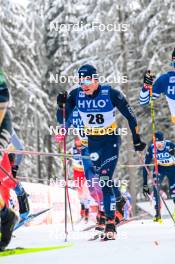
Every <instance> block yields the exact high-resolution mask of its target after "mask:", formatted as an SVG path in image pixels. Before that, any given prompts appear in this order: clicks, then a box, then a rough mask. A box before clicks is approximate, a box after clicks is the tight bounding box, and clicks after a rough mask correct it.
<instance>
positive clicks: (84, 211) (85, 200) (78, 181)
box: [73, 137, 90, 222]
mask: <svg viewBox="0 0 175 264" xmlns="http://www.w3.org/2000/svg"><path fill="white" fill-rule="evenodd" d="M81 148H82V143H81V140H80V138H79V137H76V138H75V140H74V147H73V175H74V182H75V186H76V187H77V191H78V195H79V200H80V204H81V213H80V214H81V217H82V219H84V220H85V222H88V220H89V204H90V193H89V190H88V184H87V181H86V178H85V173H84V166H83V161H82V158H81Z"/></svg>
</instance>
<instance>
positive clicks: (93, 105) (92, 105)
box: [78, 99, 107, 109]
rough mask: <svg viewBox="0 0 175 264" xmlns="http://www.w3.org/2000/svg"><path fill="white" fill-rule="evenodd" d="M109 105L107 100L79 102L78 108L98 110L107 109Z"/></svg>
mask: <svg viewBox="0 0 175 264" xmlns="http://www.w3.org/2000/svg"><path fill="white" fill-rule="evenodd" d="M106 105H107V103H106V101H105V100H102V99H101V100H98V101H95V100H78V108H85V109H86V108H87V109H97V108H104V107H106Z"/></svg>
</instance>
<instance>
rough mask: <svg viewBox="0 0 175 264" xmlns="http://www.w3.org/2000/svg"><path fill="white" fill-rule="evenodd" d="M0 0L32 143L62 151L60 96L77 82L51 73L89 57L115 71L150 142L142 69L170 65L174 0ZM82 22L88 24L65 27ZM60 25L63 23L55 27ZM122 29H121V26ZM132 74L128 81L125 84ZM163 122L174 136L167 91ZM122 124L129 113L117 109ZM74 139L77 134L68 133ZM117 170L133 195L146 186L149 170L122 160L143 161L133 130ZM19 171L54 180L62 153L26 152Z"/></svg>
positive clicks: (10, 67)
mask: <svg viewBox="0 0 175 264" xmlns="http://www.w3.org/2000/svg"><path fill="white" fill-rule="evenodd" d="M23 1H24V0H21V4H17V3H15V2H14V1H12V0H0V65H1V66H2V67H3V69H4V71H5V75H6V78H7V80H8V85H9V89H10V92H11V100H12V102H11V110H12V116H13V126H14V127H15V129H16V131H17V134H18V135H19V137H20V138H21V139H22V141H23V142H24V145H25V149H26V150H39V151H49V152H55V151H57V149H56V145H55V143H54V140H53V138H52V137H51V136H50V135H49V126H50V125H53V126H55V125H56V119H55V112H56V107H57V105H56V96H57V94H58V93H59V91H61V90H68V89H70V88H71V87H72V85H73V83H72V82H71V81H66V82H65V83H61V81H59V82H56V81H54V80H53V78H52V81H51V79H50V76H57V77H58V79H59V80H61V78H60V77H61V76H74V75H75V74H76V73H77V69H78V68H79V67H80V66H81V65H82V64H84V63H90V64H93V65H94V66H95V67H97V69H98V72H99V74H100V75H102V76H105V77H109V76H110V77H113V78H114V79H116V80H117V81H114V83H112V86H113V87H116V88H117V87H118V88H120V89H121V90H122V91H123V92H124V93H125V95H126V96H127V99H128V101H129V103H130V104H131V106H132V107H133V109H134V111H135V114H136V116H137V118H138V121H139V126H140V133H141V134H142V138H143V140H144V141H145V142H147V143H149V142H150V141H151V138H152V132H151V115H150V108H149V106H148V107H145V108H141V107H140V106H139V103H138V99H139V92H140V88H141V86H142V84H143V74H144V72H145V71H146V70H147V69H151V70H153V71H154V72H155V73H156V75H157V76H158V75H160V74H161V73H163V72H165V71H166V70H168V69H169V68H170V66H169V64H170V59H171V53H172V50H173V48H174V47H175V2H174V1H172V0H118V1H117V0H28V4H27V5H26V6H24V5H23V4H22V2H23ZM93 23H99V24H100V23H102V24H105V25H107V24H116V25H118V28H120V25H125V26H127V30H126V31H125V30H115V31H108V30H105V31H103V30H99V28H98V27H95V28H93V29H92V27H91V26H89V25H92V24H93ZM63 24H64V25H67V26H68V25H70V24H72V25H75V24H78V25H81V30H80V29H79V30H75V29H73V28H69V26H68V29H67V30H65V28H61V27H59V26H60V25H63ZM56 28H57V30H56ZM120 29H121V28H120ZM121 76H127V80H128V82H127V83H121V82H120V80H121ZM155 109H156V127H157V129H159V130H162V131H164V133H165V135H166V137H167V138H170V139H172V140H174V141H175V136H174V133H173V129H172V125H171V122H170V113H169V110H168V107H167V103H166V100H165V98H162V97H161V98H160V99H159V100H157V101H156V103H155ZM118 122H119V124H120V127H126V120H125V119H124V118H121V116H120V115H119V116H118ZM68 140H69V142H70V144H69V146H70V145H71V141H72V139H68ZM122 140H123V144H122V148H121V153H120V160H119V166H118V169H117V170H116V175H115V177H117V178H122V179H129V180H130V185H129V186H130V190H131V192H132V194H133V195H134V197H136V194H137V195H138V193H139V192H140V193H141V192H142V188H141V184H142V177H141V176H142V169H141V168H140V169H138V168H137V167H136V168H130V167H123V166H122V167H120V164H125V165H126V164H139V160H138V157H137V156H136V155H135V153H134V151H133V147H132V142H131V140H130V137H123V138H122ZM19 176H21V177H25V179H26V180H30V181H40V182H43V180H44V181H45V182H47V180H48V179H50V178H55V179H56V178H61V177H62V162H61V160H60V159H59V158H48V157H47V158H46V157H38V158H37V157H31V156H26V157H25V159H24V162H23V165H22V166H21V169H20V173H19Z"/></svg>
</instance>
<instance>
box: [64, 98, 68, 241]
mask: <svg viewBox="0 0 175 264" xmlns="http://www.w3.org/2000/svg"><path fill="white" fill-rule="evenodd" d="M63 127H66V104H65V103H63ZM66 151H67V149H66V136H65V137H64V140H63V152H64V157H63V170H64V181H65V189H64V203H65V207H64V209H65V211H64V213H65V242H67V237H68V230H67V189H68V188H67V185H68V183H67V159H66V156H65V155H66Z"/></svg>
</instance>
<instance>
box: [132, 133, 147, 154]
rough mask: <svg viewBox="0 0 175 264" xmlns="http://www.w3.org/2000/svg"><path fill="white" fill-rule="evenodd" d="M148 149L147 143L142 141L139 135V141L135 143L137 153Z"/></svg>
mask: <svg viewBox="0 0 175 264" xmlns="http://www.w3.org/2000/svg"><path fill="white" fill-rule="evenodd" d="M145 147H146V143H145V142H142V141H141V139H140V135H139V134H137V140H136V141H135V142H134V149H135V151H142V150H144V149H145Z"/></svg>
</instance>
